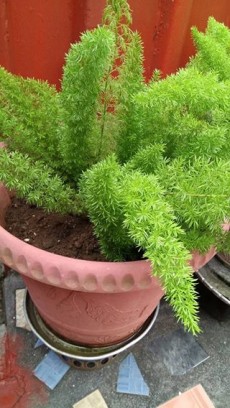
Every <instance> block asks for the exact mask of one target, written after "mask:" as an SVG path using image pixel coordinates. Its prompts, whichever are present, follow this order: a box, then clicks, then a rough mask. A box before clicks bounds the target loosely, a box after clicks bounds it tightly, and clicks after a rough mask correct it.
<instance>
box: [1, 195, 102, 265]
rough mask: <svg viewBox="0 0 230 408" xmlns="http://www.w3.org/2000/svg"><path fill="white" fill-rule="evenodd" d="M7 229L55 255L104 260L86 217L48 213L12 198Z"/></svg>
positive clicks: (7, 215) (7, 218) (7, 216)
mask: <svg viewBox="0 0 230 408" xmlns="http://www.w3.org/2000/svg"><path fill="white" fill-rule="evenodd" d="M6 228H7V230H8V231H9V232H10V233H12V234H13V235H14V236H16V237H17V238H20V239H21V240H23V241H25V242H27V243H28V244H31V245H33V246H35V247H38V248H41V249H45V250H46V251H49V252H53V253H55V254H59V255H64V256H68V257H71V258H78V259H87V260H96V261H105V257H104V256H103V255H102V254H101V252H100V248H99V243H98V241H97V239H96V237H95V236H94V234H93V227H92V224H91V223H90V221H89V219H88V218H87V217H85V216H73V215H68V214H67V215H61V214H56V213H47V212H45V211H44V210H42V209H41V208H37V207H36V206H33V205H29V204H27V203H26V202H25V201H24V200H21V199H18V198H13V199H12V205H11V207H9V209H8V211H7V214H6Z"/></svg>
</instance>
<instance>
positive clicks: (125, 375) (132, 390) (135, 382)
mask: <svg viewBox="0 0 230 408" xmlns="http://www.w3.org/2000/svg"><path fill="white" fill-rule="evenodd" d="M117 392H121V393H126V394H135V395H146V396H148V395H149V387H148V385H147V384H146V382H145V381H144V379H143V377H142V374H141V372H140V370H139V368H138V365H137V363H136V360H135V358H134V356H133V354H132V353H130V354H129V355H128V356H127V357H126V358H125V359H124V360H123V361H122V362H121V364H120V367H119V373H118V381H117Z"/></svg>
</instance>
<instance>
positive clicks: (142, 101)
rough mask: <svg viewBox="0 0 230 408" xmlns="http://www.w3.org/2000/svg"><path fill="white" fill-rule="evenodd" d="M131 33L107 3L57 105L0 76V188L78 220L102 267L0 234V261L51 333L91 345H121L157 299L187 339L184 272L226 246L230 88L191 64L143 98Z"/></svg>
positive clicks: (50, 93)
mask: <svg viewBox="0 0 230 408" xmlns="http://www.w3.org/2000/svg"><path fill="white" fill-rule="evenodd" d="M130 23H131V13H130V9H129V6H128V2H127V1H126V0H117V1H112V0H108V1H107V5H106V8H105V11H104V16H103V24H102V25H101V26H100V27H98V28H96V29H94V30H92V31H87V32H86V33H84V34H83V35H82V37H81V41H80V42H79V43H77V44H74V45H72V46H71V49H70V51H69V53H68V55H67V56H66V64H65V67H64V74H63V79H62V86H61V91H60V92H59V93H58V92H56V90H55V89H54V88H53V87H51V86H49V85H48V84H47V83H43V82H40V81H36V80H32V79H23V78H20V77H16V76H13V75H11V74H10V73H8V72H6V70H4V69H3V68H2V69H1V71H0V89H1V91H0V104H1V111H0V131H1V134H2V141H3V142H4V143H5V146H6V147H5V148H4V149H0V169H1V170H0V181H2V182H3V183H4V185H5V186H7V188H8V189H9V190H14V191H15V192H16V194H17V196H18V197H24V198H26V200H27V201H28V202H29V203H32V204H35V205H37V206H41V207H43V208H45V209H46V210H47V211H52V212H55V211H58V212H63V213H65V212H67V213H74V214H78V215H79V216H81V214H88V217H89V218H90V220H91V222H92V223H93V226H94V231H95V234H96V236H97V237H98V239H99V241H100V246H101V250H102V252H103V253H104V254H105V255H106V257H107V259H108V262H94V261H85V260H76V259H71V258H68V257H61V256H59V255H56V254H52V253H49V252H46V251H44V250H40V249H37V248H35V247H33V246H31V245H29V244H27V243H25V242H23V241H21V240H19V239H17V238H15V237H13V236H12V235H11V234H10V233H9V232H8V231H6V230H5V229H3V228H0V232H1V233H0V259H1V260H2V261H3V262H4V263H5V264H7V265H9V266H11V267H13V268H14V269H15V270H17V271H18V272H20V273H21V274H22V276H23V279H24V280H25V283H26V285H27V287H28V290H29V293H30V296H31V298H32V300H33V302H34V304H35V305H36V307H37V309H38V311H39V313H40V315H41V316H42V318H43V319H44V320H45V322H46V323H47V324H48V325H49V326H50V327H51V328H52V329H53V330H54V331H55V332H57V333H58V334H59V335H61V336H64V337H65V338H68V339H70V340H71V341H74V342H78V343H81V344H88V345H105V344H113V343H117V342H120V341H122V340H124V339H125V338H128V337H129V336H131V335H132V334H133V333H135V332H136V331H137V330H138V329H139V328H140V327H141V325H142V324H143V323H144V322H145V320H146V319H147V318H148V316H149V315H150V314H151V313H152V311H153V310H154V308H155V307H156V305H157V304H158V303H159V300H160V299H161V297H162V296H163V295H164V293H166V298H167V299H168V301H169V302H170V304H171V305H172V307H173V309H174V311H175V314H176V316H177V318H178V319H179V320H180V321H182V323H183V324H184V327H185V328H186V329H188V330H190V331H191V332H192V333H194V334H195V333H198V332H199V330H200V329H199V326H198V315H197V309H198V306H197V299H196V298H197V295H196V291H195V281H194V279H193V275H192V270H197V269H198V268H199V267H201V266H202V265H203V264H204V263H205V262H207V261H208V260H209V259H210V258H211V257H212V256H213V255H214V253H215V247H218V248H222V249H223V248H226V247H227V244H228V242H227V241H228V238H227V234H226V233H225V232H224V231H223V229H222V227H221V224H222V222H223V220H224V219H226V218H227V216H228V214H229V181H230V162H229V160H228V154H227V152H226V151H225V143H226V141H227V140H228V121H229V111H230V99H229V83H228V81H226V80H224V79H223V80H219V78H218V77H217V76H216V75H215V73H212V72H202V70H201V69H199V67H196V66H193V63H192V62H191V63H190V64H189V65H188V66H187V67H186V68H185V69H183V70H180V71H179V72H178V73H176V74H174V75H171V76H168V77H167V78H165V79H161V78H160V74H159V72H157V71H156V72H154V73H153V77H152V80H151V81H150V82H149V83H148V84H146V83H145V81H144V73H143V64H142V61H143V50H142V42H141V39H140V36H139V34H138V33H136V32H133V31H132V30H131V28H130ZM216 24H217V26H218V24H219V23H217V22H216ZM224 30H227V31H228V29H227V28H224ZM2 188H4V187H2ZM2 191H3V190H1V194H2ZM102 294H103V295H102Z"/></svg>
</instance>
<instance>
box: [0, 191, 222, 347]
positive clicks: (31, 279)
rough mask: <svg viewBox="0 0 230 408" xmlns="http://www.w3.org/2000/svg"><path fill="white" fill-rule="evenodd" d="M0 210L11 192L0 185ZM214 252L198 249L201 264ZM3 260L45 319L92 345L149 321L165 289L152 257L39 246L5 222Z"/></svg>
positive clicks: (195, 260) (0, 232)
mask: <svg viewBox="0 0 230 408" xmlns="http://www.w3.org/2000/svg"><path fill="white" fill-rule="evenodd" d="M0 197H1V200H0V214H2V218H1V217H0V220H3V219H4V213H5V209H6V207H7V205H9V202H10V200H9V196H8V194H7V191H6V189H5V188H4V186H3V185H0ZM214 254H215V249H214V248H212V249H211V250H210V251H209V253H208V254H206V255H202V256H201V255H200V254H198V253H196V252H194V253H193V257H192V261H191V265H192V267H193V269H194V270H198V269H199V268H200V267H202V266H203V265H204V264H205V263H207V262H208V261H209V260H210V259H211V258H212V257H213V256H214ZM0 260H1V261H2V262H3V263H4V264H5V265H7V266H9V267H11V268H13V269H14V270H16V271H18V272H19V273H20V274H21V275H22V277H23V279H24V281H25V284H26V286H27V288H28V290H29V294H30V296H31V299H32V301H33V303H34V304H35V306H36V307H37V309H38V311H39V313H40V315H41V317H42V318H43V320H44V321H45V322H46V323H47V324H48V325H49V326H50V328H51V329H52V330H53V331H54V332H55V333H57V334H58V335H59V336H62V337H64V338H65V339H68V340H69V341H72V342H75V343H80V344H83V345H90V346H104V345H110V344H116V343H119V342H121V341H123V340H125V339H126V338H128V337H130V336H131V335H132V334H134V333H135V332H136V331H138V329H139V328H140V327H141V326H142V325H143V324H144V322H145V321H146V320H147V318H148V317H149V316H150V315H151V313H152V312H153V310H154V309H155V308H156V306H157V305H158V303H159V301H160V299H161V298H162V296H163V295H164V291H163V289H162V287H161V284H160V282H159V280H158V279H157V278H155V277H151V265H150V263H149V262H148V261H144V260H143V261H135V262H97V261H84V260H80V259H71V258H68V257H63V256H60V255H56V254H52V253H50V252H47V251H44V250H41V249H38V248H35V247H33V246H31V245H29V244H27V243H25V242H23V241H21V240H19V239H18V238H16V237H14V236H13V235H12V234H10V233H9V232H7V231H6V230H5V229H4V228H3V227H2V226H0Z"/></svg>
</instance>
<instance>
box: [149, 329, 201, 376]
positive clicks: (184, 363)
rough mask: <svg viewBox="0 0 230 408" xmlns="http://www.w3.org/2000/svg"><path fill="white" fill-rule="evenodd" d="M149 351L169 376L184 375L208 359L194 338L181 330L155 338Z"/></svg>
mask: <svg viewBox="0 0 230 408" xmlns="http://www.w3.org/2000/svg"><path fill="white" fill-rule="evenodd" d="M150 349H151V351H152V352H153V353H154V355H155V356H157V357H158V358H159V359H160V360H161V361H163V363H164V365H165V366H166V367H167V369H168V371H169V372H170V374H171V375H184V374H186V373H187V372H188V371H190V370H191V369H192V368H195V367H196V366H198V365H199V364H201V363H203V362H204V361H205V360H207V359H208V358H209V355H208V354H207V353H206V351H205V350H204V349H203V348H202V347H201V345H200V344H199V343H198V342H197V341H196V339H195V337H194V336H192V334H190V333H187V332H185V331H184V329H183V328H179V329H177V330H175V331H174V332H171V333H168V334H167V335H164V336H160V337H158V338H156V339H155V340H154V341H153V342H152V343H151V344H150Z"/></svg>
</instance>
